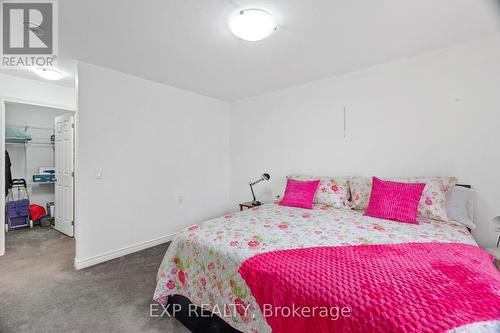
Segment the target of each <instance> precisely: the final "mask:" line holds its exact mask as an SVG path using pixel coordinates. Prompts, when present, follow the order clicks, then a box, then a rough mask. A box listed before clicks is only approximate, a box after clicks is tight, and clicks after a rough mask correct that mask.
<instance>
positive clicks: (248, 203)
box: [240, 202, 262, 212]
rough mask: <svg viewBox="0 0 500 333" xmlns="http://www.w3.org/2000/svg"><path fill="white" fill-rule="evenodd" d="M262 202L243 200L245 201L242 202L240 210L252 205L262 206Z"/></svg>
mask: <svg viewBox="0 0 500 333" xmlns="http://www.w3.org/2000/svg"><path fill="white" fill-rule="evenodd" d="M260 205H262V204H254V203H253V202H243V203H240V212H241V211H242V210H243V209H245V208H248V209H250V208H252V207H257V206H260Z"/></svg>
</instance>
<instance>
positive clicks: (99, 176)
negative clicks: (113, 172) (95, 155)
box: [95, 169, 103, 179]
mask: <svg viewBox="0 0 500 333" xmlns="http://www.w3.org/2000/svg"><path fill="white" fill-rule="evenodd" d="M95 178H96V179H102V178H103V177H102V169H97V171H96V174H95Z"/></svg>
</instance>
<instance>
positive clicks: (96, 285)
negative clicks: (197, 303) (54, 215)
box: [0, 227, 188, 333]
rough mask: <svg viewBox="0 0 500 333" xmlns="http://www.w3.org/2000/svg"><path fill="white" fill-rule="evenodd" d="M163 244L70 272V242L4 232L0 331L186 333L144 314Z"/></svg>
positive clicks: (39, 231)
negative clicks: (4, 248) (4, 250)
mask: <svg viewBox="0 0 500 333" xmlns="http://www.w3.org/2000/svg"><path fill="white" fill-rule="evenodd" d="M168 245H169V244H164V245H159V246H156V247H153V248H150V249H147V250H143V251H141V252H137V253H134V254H131V255H128V256H125V257H122V258H118V259H115V260H112V261H109V262H106V263H103V264H100V265H97V266H94V267H89V268H87V269H83V270H80V271H76V270H75V269H74V267H73V261H74V257H75V250H74V248H75V242H74V240H73V239H72V238H68V237H66V236H64V235H63V234H61V233H59V232H57V231H55V230H53V229H50V228H40V227H34V228H33V229H31V230H30V229H22V230H15V231H9V232H8V233H7V234H6V254H5V255H4V256H2V257H0V332H2V333H3V332H16V333H18V332H134V333H135V332H176V333H177V332H188V331H187V330H186V329H185V328H184V326H182V325H181V324H180V323H179V322H177V321H176V320H175V319H171V318H168V317H163V318H150V316H149V309H150V304H151V303H153V301H152V295H153V291H154V288H155V283H156V272H157V270H158V266H159V265H160V263H161V260H162V258H163V255H164V254H165V251H166V249H167V247H168Z"/></svg>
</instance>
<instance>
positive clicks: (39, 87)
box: [0, 73, 76, 110]
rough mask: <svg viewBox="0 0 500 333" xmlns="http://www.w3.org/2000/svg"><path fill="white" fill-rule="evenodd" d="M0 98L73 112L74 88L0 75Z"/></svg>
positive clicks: (74, 104) (74, 103) (74, 106)
mask: <svg viewBox="0 0 500 333" xmlns="http://www.w3.org/2000/svg"><path fill="white" fill-rule="evenodd" d="M0 97H5V98H9V99H19V100H23V101H26V102H30V101H31V102H36V104H46V105H48V106H51V107H61V108H63V109H69V110H74V109H75V108H76V90H75V88H70V87H64V86H60V85H56V84H51V83H46V82H42V81H37V80H29V79H25V78H21V77H18V76H13V75H7V74H2V73H0Z"/></svg>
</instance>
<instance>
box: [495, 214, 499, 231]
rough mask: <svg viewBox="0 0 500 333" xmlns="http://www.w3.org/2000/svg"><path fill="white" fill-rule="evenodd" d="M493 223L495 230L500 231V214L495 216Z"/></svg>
mask: <svg viewBox="0 0 500 333" xmlns="http://www.w3.org/2000/svg"><path fill="white" fill-rule="evenodd" d="M493 224H494V225H495V230H496V231H498V232H500V216H495V217H494V218H493Z"/></svg>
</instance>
